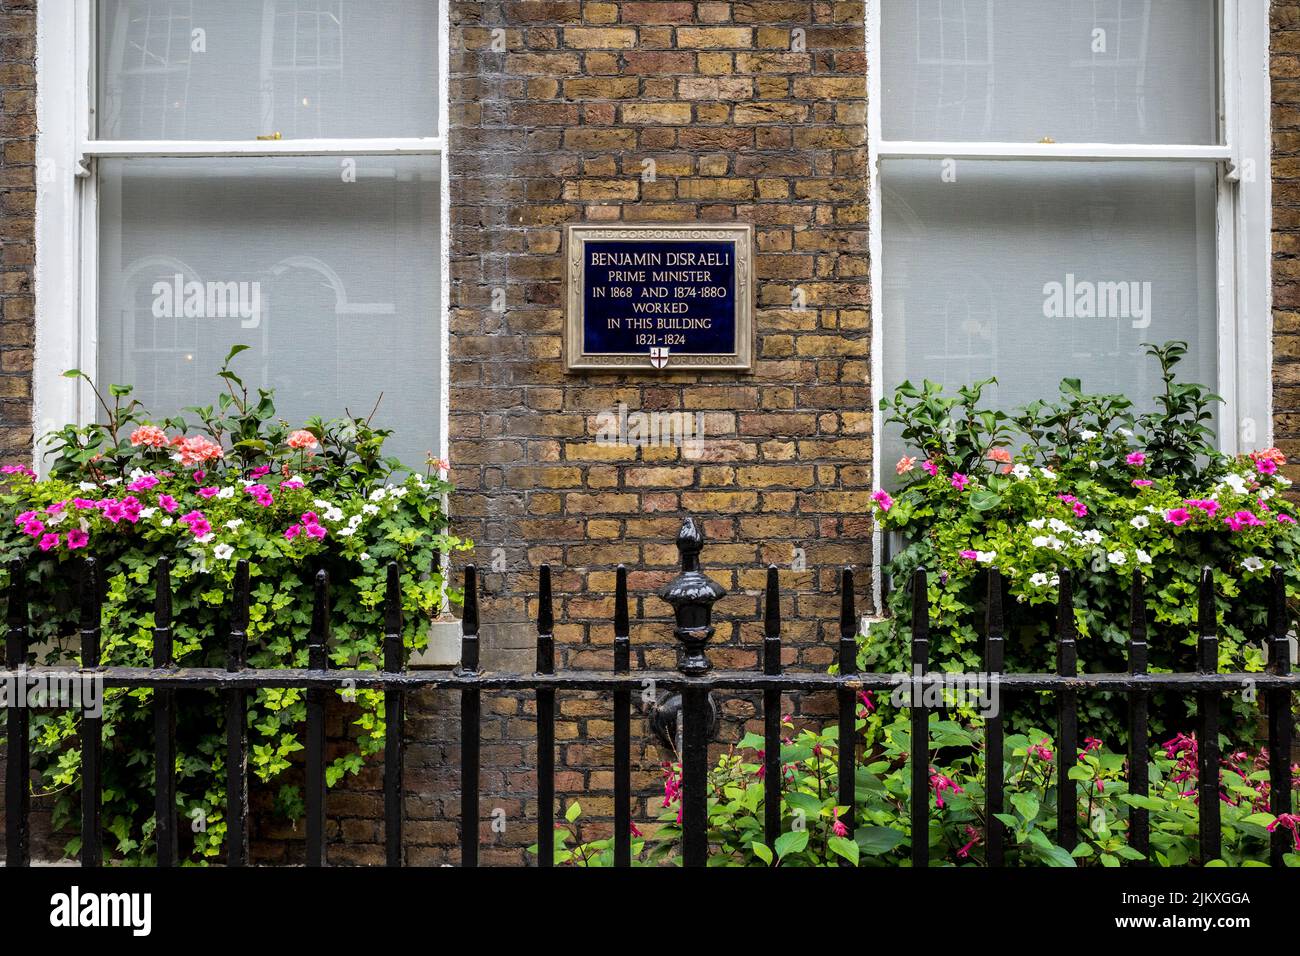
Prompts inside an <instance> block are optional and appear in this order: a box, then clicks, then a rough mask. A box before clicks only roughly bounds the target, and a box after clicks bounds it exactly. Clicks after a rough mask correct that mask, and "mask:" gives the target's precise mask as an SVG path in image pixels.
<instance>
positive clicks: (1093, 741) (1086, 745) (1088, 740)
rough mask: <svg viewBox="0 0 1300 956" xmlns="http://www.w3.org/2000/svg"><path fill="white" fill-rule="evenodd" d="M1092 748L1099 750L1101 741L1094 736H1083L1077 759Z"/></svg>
mask: <svg viewBox="0 0 1300 956" xmlns="http://www.w3.org/2000/svg"><path fill="white" fill-rule="evenodd" d="M1094 750H1101V741H1100V740H1098V739H1097V738H1096V737H1084V738H1083V750H1082V751H1080V753H1079V759H1080V760H1082V759H1083V758H1084V756H1085V755H1086V754H1088V753H1090V752H1092V751H1094Z"/></svg>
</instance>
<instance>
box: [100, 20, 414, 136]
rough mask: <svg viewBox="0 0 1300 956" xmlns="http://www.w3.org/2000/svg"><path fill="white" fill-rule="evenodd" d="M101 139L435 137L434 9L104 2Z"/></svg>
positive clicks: (101, 47)
mask: <svg viewBox="0 0 1300 956" xmlns="http://www.w3.org/2000/svg"><path fill="white" fill-rule="evenodd" d="M98 36H99V40H98V64H99V78H98V82H99V87H98V124H99V135H100V137H102V138H104V139H231V140H238V139H253V138H255V137H257V136H269V135H271V134H274V133H277V132H278V133H280V134H281V135H282V136H283V137H284V138H285V139H303V138H341V137H389V136H433V135H436V134H437V131H438V130H437V123H438V107H437V104H438V96H439V92H438V4H436V3H429V2H427V0H99V4H98Z"/></svg>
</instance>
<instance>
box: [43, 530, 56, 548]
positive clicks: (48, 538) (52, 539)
mask: <svg viewBox="0 0 1300 956" xmlns="http://www.w3.org/2000/svg"><path fill="white" fill-rule="evenodd" d="M58 546H59V536H58V535H57V534H55V533H54V532H52V531H51V532H48V533H46V534H43V535H41V541H40V545H39V547H40V549H41V550H42V551H50V550H53V549H54V548H57V547H58Z"/></svg>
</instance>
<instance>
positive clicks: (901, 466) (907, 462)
mask: <svg viewBox="0 0 1300 956" xmlns="http://www.w3.org/2000/svg"><path fill="white" fill-rule="evenodd" d="M915 467H916V459H915V458H911V457H909V456H907V455H904V456H903V457H902V458H900V459H898V464H897V465H895V466H894V471H895V472H897V473H898V474H900V475H905V474H907V473H908V472H909V471H911V470H912V469H913V468H915Z"/></svg>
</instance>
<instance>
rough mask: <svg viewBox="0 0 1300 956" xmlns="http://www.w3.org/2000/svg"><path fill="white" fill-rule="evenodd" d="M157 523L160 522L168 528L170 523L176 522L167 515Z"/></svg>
mask: <svg viewBox="0 0 1300 956" xmlns="http://www.w3.org/2000/svg"><path fill="white" fill-rule="evenodd" d="M158 523H159V524H161V525H162V526H163V527H164V528H170V527H171V526H172V525H174V524H175V523H176V519H175V518H173V517H171V516H170V515H169V516H168V517H166V518H163V519H162V521H160V522H158Z"/></svg>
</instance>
